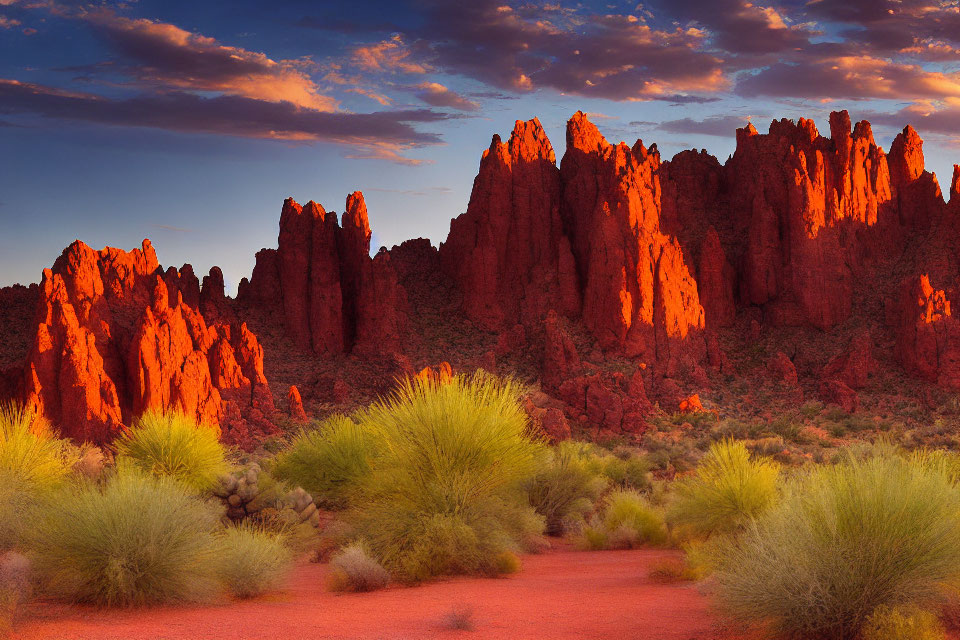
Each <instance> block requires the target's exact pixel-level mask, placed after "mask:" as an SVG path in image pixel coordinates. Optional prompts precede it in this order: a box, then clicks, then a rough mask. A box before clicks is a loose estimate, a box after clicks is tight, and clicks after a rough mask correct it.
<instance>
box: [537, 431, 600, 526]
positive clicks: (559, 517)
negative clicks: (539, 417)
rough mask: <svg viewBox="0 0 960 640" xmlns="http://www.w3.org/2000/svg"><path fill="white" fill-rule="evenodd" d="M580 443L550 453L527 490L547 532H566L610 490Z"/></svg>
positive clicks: (558, 448)
mask: <svg viewBox="0 0 960 640" xmlns="http://www.w3.org/2000/svg"><path fill="white" fill-rule="evenodd" d="M584 457H585V455H584V450H583V447H581V446H580V445H579V444H578V443H572V442H561V443H559V444H558V445H557V446H556V447H554V448H553V449H552V450H550V451H549V452H548V455H547V456H545V460H544V461H543V463H542V466H541V468H540V470H539V471H537V474H536V475H535V476H534V477H533V478H532V479H531V481H530V483H529V486H528V488H527V495H528V496H529V500H530V505H531V506H532V507H533V508H534V510H536V512H537V513H539V514H541V515H542V516H543V517H544V518H545V519H546V523H547V529H546V530H547V533H548V534H551V535H559V534H562V533H564V522H565V520H566V519H567V518H570V517H571V516H576V517H579V518H582V517H583V516H584V515H585V514H586V513H588V512H589V511H590V510H591V509H592V508H593V502H594V500H596V499H597V497H598V496H599V495H600V493H601V492H602V491H603V490H604V488H605V487H606V484H607V481H606V479H605V478H604V477H603V476H601V475H599V474H597V473H596V472H595V471H593V470H591V469H590V468H589V466H588V464H587V463H586V461H585V460H584Z"/></svg>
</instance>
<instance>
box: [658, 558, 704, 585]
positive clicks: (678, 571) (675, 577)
mask: <svg viewBox="0 0 960 640" xmlns="http://www.w3.org/2000/svg"><path fill="white" fill-rule="evenodd" d="M647 575H648V577H649V578H650V580H652V581H653V582H659V583H661V584H669V583H672V582H688V581H692V580H697V579H698V578H699V572H698V571H697V570H696V569H694V568H692V567H691V566H689V565H688V564H687V562H686V561H685V560H684V559H683V558H672V557H671V558H661V559H660V560H655V561H654V562H653V563H651V564H650V570H649V572H648V573H647Z"/></svg>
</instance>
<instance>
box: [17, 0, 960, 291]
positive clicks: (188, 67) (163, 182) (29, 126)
mask: <svg viewBox="0 0 960 640" xmlns="http://www.w3.org/2000/svg"><path fill="white" fill-rule="evenodd" d="M957 5H958V3H957V0H949V1H940V0H898V1H893V0H814V1H812V2H811V1H807V0H802V1H801V0H796V1H794V0H787V1H784V2H780V3H763V2H754V3H751V2H746V1H745V0H713V1H708V2H705V1H702V0H662V1H657V2H645V3H640V4H638V3H636V2H583V3H565V2H548V3H543V2H511V1H508V0H498V1H495V2H487V1H486V0H474V1H472V2H470V3H461V2H444V1H442V0H414V1H408V2H403V1H400V2H379V1H377V2H364V1H362V0H354V1H351V2H341V1H339V0H335V1H330V2H302V1H300V2H298V1H283V0H281V1H274V2H270V3H266V2H251V1H246V0H234V1H233V2H200V1H192V2H185V1H176V0H166V1H159V0H146V1H140V2H122V3H118V2H100V3H79V2H70V1H63V0H0V151H2V153H0V285H8V284H11V283H13V282H32V281H37V280H39V277H40V272H41V270H42V269H43V267H45V266H49V265H50V264H52V262H53V260H54V259H55V258H56V256H57V255H59V253H60V251H61V250H62V249H63V248H64V247H65V246H66V245H67V244H69V243H70V242H71V241H72V240H74V239H75V238H79V239H81V240H83V241H85V242H87V243H88V244H90V245H91V246H94V247H96V248H99V247H102V246H105V245H110V246H119V247H122V248H126V249H129V248H132V247H135V246H138V245H139V243H140V241H141V240H142V239H143V238H144V237H149V238H151V239H152V240H153V242H154V245H155V246H156V248H157V252H158V255H159V257H160V260H161V263H162V264H164V265H165V266H166V265H175V266H179V265H181V264H182V263H183V262H191V263H192V264H193V265H194V267H195V269H196V270H197V272H198V273H201V274H202V273H205V272H206V270H207V269H209V267H210V266H212V265H214V264H217V265H220V266H221V267H222V268H223V270H224V274H225V277H226V279H227V285H228V288H230V289H234V288H235V286H236V283H237V282H238V281H239V279H240V278H241V277H243V276H245V275H249V273H250V270H251V269H252V266H253V260H254V253H255V252H256V251H257V250H258V249H260V248H261V247H264V246H275V244H276V235H277V221H278V219H279V211H280V206H281V203H282V201H283V199H284V198H285V197H287V196H293V197H294V198H296V199H297V200H298V201H300V202H305V201H307V200H310V199H313V200H316V201H318V202H320V203H322V204H323V205H324V206H325V207H326V208H327V209H328V210H335V211H341V210H342V209H343V202H344V199H345V197H346V194H347V193H350V192H352V191H354V190H356V189H360V190H362V191H363V192H364V194H365V196H366V198H367V204H368V207H369V211H370V218H371V226H372V228H373V232H374V239H373V240H374V245H375V247H374V248H376V247H377V246H379V245H381V244H382V245H387V246H391V245H393V244H396V243H399V242H401V241H403V240H405V239H407V238H413V237H428V238H430V239H431V240H433V241H434V243H438V242H440V241H442V240H443V238H444V237H445V236H446V233H447V230H448V229H449V220H450V218H451V217H453V216H455V215H457V214H459V213H461V212H462V211H464V210H465V209H466V204H467V200H468V197H469V193H470V187H471V185H472V181H473V177H474V175H475V173H476V170H477V166H478V162H479V158H480V154H481V152H482V151H483V149H484V148H486V147H487V146H488V145H489V142H490V136H491V135H492V134H493V133H500V134H501V135H507V134H509V132H510V130H511V129H512V127H513V122H514V120H516V119H528V118H531V117H534V116H537V117H539V118H540V120H541V122H542V123H543V125H544V127H545V128H546V130H547V132H548V134H549V135H550V138H551V140H552V141H553V143H554V146H555V148H556V151H557V157H558V159H559V157H560V156H561V155H562V153H563V141H564V123H565V121H566V119H567V118H569V117H570V115H571V114H572V113H573V112H574V111H576V110H577V109H581V110H583V111H586V112H588V113H591V114H594V115H593V116H592V119H593V120H594V122H596V124H597V125H598V126H599V127H600V129H601V131H603V132H604V134H605V135H606V136H607V137H608V138H610V139H612V140H621V139H622V140H627V141H628V142H631V143H632V142H633V141H634V140H636V139H637V138H642V139H643V140H644V142H645V143H647V144H650V143H653V142H656V143H657V144H658V146H659V148H660V150H661V153H662V155H663V156H664V157H665V158H669V157H671V156H672V155H673V154H674V153H676V152H678V151H680V150H682V149H685V148H706V149H707V150H708V151H710V152H711V153H713V154H714V155H716V156H717V157H718V158H720V160H721V161H723V160H724V159H725V158H726V157H727V155H729V154H730V153H732V152H733V146H734V131H735V129H736V127H738V126H742V125H743V124H744V123H745V122H746V120H747V119H748V118H751V119H752V121H753V122H754V124H755V125H756V126H757V127H758V128H759V129H760V130H761V131H765V130H766V127H767V126H768V124H769V121H770V119H771V118H773V117H778V118H779V117H787V118H798V117H800V116H806V117H812V118H813V119H814V120H815V121H816V122H817V123H818V125H819V126H820V129H821V131H828V127H827V125H826V120H827V115H828V114H829V112H830V111H831V110H835V109H841V108H846V109H848V110H850V112H851V117H852V118H853V120H854V121H856V120H859V119H861V118H866V119H869V120H870V121H871V122H872V123H873V128H874V133H875V135H876V137H877V141H878V143H879V144H880V145H881V146H883V147H884V148H888V147H889V145H890V142H891V141H892V139H893V137H894V135H895V134H896V133H897V131H898V130H899V129H900V128H902V127H903V126H904V125H905V124H907V123H911V124H913V125H914V126H915V127H916V128H917V129H918V131H919V132H920V134H921V136H922V137H923V138H924V140H925V151H926V155H927V167H928V169H930V170H933V171H935V172H936V173H937V175H938V176H939V177H940V179H941V184H942V185H944V186H945V188H946V184H947V182H948V181H949V178H950V174H951V171H952V164H953V162H954V161H960V148H958V147H960V145H958V144H957V142H958V140H960V133H958V132H960V73H958V69H960V65H958V63H960V48H958V47H960V9H958V6H957Z"/></svg>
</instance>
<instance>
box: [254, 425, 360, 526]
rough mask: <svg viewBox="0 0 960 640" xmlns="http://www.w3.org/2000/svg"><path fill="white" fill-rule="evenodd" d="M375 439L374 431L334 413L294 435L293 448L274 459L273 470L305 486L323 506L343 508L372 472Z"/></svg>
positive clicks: (292, 482)
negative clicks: (315, 426)
mask: <svg viewBox="0 0 960 640" xmlns="http://www.w3.org/2000/svg"><path fill="white" fill-rule="evenodd" d="M375 442H376V441H375V440H374V438H373V436H372V433H371V431H370V430H367V429H365V428H364V427H362V426H360V425H358V424H357V423H356V422H354V421H353V420H351V419H350V418H348V417H347V416H342V415H336V416H332V417H330V418H328V419H327V420H325V421H324V422H323V423H321V424H320V425H319V427H318V428H317V429H313V430H309V431H304V432H302V433H301V434H299V435H298V436H297V437H296V438H294V440H293V442H292V443H291V446H290V448H288V449H287V450H285V451H283V452H281V453H280V454H278V455H277V456H276V458H274V461H273V465H272V467H271V471H272V473H273V474H274V475H275V476H277V477H278V478H280V479H283V480H286V481H288V482H289V483H290V484H292V485H294V486H299V487H303V488H304V489H306V490H307V491H308V492H309V493H310V494H311V495H312V496H313V497H314V498H316V499H317V501H318V502H319V503H321V504H322V505H325V506H327V507H330V508H336V509H342V508H344V507H346V506H347V505H348V504H349V499H350V495H351V493H352V492H353V491H355V489H356V487H357V485H358V484H359V483H360V481H361V480H362V479H363V478H364V477H365V476H366V475H367V474H368V473H369V471H370V461H371V459H372V457H373V455H374V446H375Z"/></svg>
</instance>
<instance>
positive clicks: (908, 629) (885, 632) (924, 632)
mask: <svg viewBox="0 0 960 640" xmlns="http://www.w3.org/2000/svg"><path fill="white" fill-rule="evenodd" d="M945 637H946V636H945V635H944V629H943V625H942V624H941V623H940V621H939V620H938V619H937V616H935V615H933V614H932V613H930V612H929V611H923V610H921V609H916V608H913V607H900V608H892V607H887V606H882V607H878V608H877V609H876V611H874V612H873V613H872V614H870V617H869V618H867V621H866V623H865V624H864V625H863V631H862V632H861V634H860V638H861V640H944V638H945Z"/></svg>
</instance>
